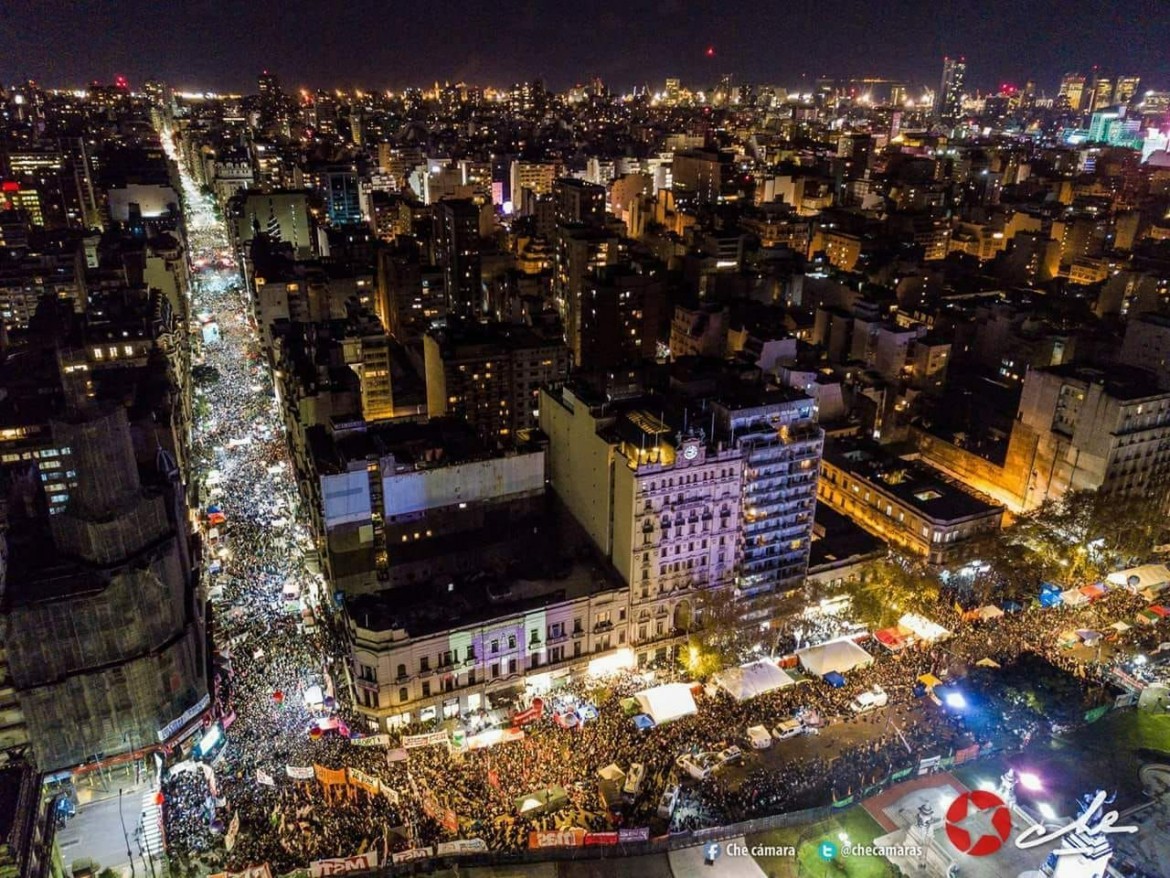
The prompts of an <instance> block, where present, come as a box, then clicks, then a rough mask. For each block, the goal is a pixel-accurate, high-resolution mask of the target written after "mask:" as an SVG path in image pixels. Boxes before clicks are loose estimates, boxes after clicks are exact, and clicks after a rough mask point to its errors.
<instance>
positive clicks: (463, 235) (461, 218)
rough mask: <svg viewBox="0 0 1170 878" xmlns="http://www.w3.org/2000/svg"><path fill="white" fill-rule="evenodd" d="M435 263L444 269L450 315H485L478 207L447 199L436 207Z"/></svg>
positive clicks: (465, 200) (471, 202) (459, 200)
mask: <svg viewBox="0 0 1170 878" xmlns="http://www.w3.org/2000/svg"><path fill="white" fill-rule="evenodd" d="M434 226H435V228H434V236H435V261H436V262H437V263H438V265H439V267H440V268H442V269H443V290H444V292H445V294H446V297H447V313H448V314H451V315H455V316H458V315H463V316H476V315H479V314H482V313H483V289H482V283H481V276H480V256H479V208H478V207H476V206H475V202H473V201H470V200H469V199H466V198H448V199H446V200H444V201H440V202H439V203H438V204H436V205H435V208H434Z"/></svg>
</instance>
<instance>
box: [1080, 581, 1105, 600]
mask: <svg viewBox="0 0 1170 878" xmlns="http://www.w3.org/2000/svg"><path fill="white" fill-rule="evenodd" d="M1108 591H1109V589H1108V588H1107V587H1106V586H1105V583H1103V582H1097V583H1094V584H1093V585H1086V586H1084V587H1082V588H1081V594H1083V595H1084V596H1085V597H1087V598H1088V599H1089V600H1091V601H1095V600H1097V598H1103V597H1105V594H1106V592H1108Z"/></svg>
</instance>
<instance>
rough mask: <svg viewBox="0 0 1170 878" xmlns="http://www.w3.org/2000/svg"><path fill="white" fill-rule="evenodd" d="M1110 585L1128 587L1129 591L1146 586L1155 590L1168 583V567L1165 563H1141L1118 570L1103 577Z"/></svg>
mask: <svg viewBox="0 0 1170 878" xmlns="http://www.w3.org/2000/svg"><path fill="white" fill-rule="evenodd" d="M1105 581H1106V582H1108V583H1109V584H1110V585H1115V586H1121V587H1123V588H1128V589H1129V590H1130V591H1141V590H1143V589H1146V588H1150V589H1153V590H1155V591H1157V590H1158V589H1160V588H1165V587H1166V586H1167V585H1170V568H1168V567H1167V566H1166V565H1165V564H1143V565H1142V566H1141V567H1130V568H1129V569H1128V570H1118V571H1117V572H1116V573H1110V574H1109V575H1108V576H1107V577H1105Z"/></svg>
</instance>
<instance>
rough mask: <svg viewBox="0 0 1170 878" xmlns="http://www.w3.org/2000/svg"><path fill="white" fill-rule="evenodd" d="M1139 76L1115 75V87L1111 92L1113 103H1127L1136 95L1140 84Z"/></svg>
mask: <svg viewBox="0 0 1170 878" xmlns="http://www.w3.org/2000/svg"><path fill="white" fill-rule="evenodd" d="M1141 82H1142V80H1141V77H1140V76H1119V77H1117V88H1116V90H1115V91H1114V92H1113V103H1115V104H1128V103H1129V102H1130V101H1132V100H1133V99H1134V97H1135V96H1136V95H1137V91H1138V86H1139V85H1141Z"/></svg>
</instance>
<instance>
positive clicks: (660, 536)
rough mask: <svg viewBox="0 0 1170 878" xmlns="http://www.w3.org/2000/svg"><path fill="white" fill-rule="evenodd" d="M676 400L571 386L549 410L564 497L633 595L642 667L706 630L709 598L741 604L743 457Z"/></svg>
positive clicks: (552, 456)
mask: <svg viewBox="0 0 1170 878" xmlns="http://www.w3.org/2000/svg"><path fill="white" fill-rule="evenodd" d="M667 402H669V401H666V400H661V399H657V398H646V399H644V400H636V401H631V402H627V403H625V404H624V405H621V406H619V407H616V408H615V406H614V405H612V404H609V403H608V401H606V400H603V399H594V398H592V397H591V396H590V395H589V392H588V391H587V390H585V389H584V388H570V387H564V388H560V389H558V390H546V391H544V392H543V393H542V394H541V403H540V426H541V429H542V430H543V431H544V432H545V434H546V435H548V437H549V451H548V459H549V476H550V479H551V483H552V487H553V490H554V491H556V493H557V495H558V496H559V497H560V498H561V500H562V501H563V502H564V504H565V505H566V506H567V507H568V509H569V511H570V512H572V514H573V517H574V518H576V519H577V521H578V522H579V523H580V524H581V526H582V527H583V528H584V529H585V531H586V532H587V533H588V534H589V536H590V538H591V539H592V540H593V542H594V543H595V544H596V545H597V547H598V549H599V550H600V551H601V552H603V553H604V554H606V555H608V556H609V557H610V558H611V560H612V561H613V565H614V567H615V568H616V569H617V571H618V572H619V573H620V574H621V576H622V578H623V579H624V580H625V581H626V583H627V584H628V585H629V596H630V617H631V618H630V628H631V632H630V643H631V645H632V646H633V648H634V650H635V652H636V654H637V661H638V663H639V664H643V663H645V662H647V661H649V660H651V659H655V658H666V656H667V654H668V651H669V649H670V648H671V646H672V645H673V644H674V643H677V642H679V641H680V640H681V639H682V638H685V636H686V633H687V632H688V631H690V630H693V628H694V627H695V626H696V625H697V624H699V623H700V622H701V613H702V609H703V605H704V603H705V596H709V597H714V598H715V599H716V600H729V599H730V596H728V597H726V598H724V597H723V595H724V594H726V592H725V591H723V590H724V589H726V588H728V587H730V586H731V585H732V584H733V583H734V581H735V572H736V570H737V568H738V564H739V558H740V552H741V547H740V542H739V534H740V517H741V514H742V478H743V466H744V464H743V452H742V451H741V450H740V449H739V448H737V447H729V446H728V445H727V443H726V442H719V441H717V440H716V439H715V437H714V436H713V435H711V433H710V432H709V430H708V429H706V428H708V427H709V422H708V423H704V422H703V420H704V419H703V418H701V417H689V416H688V415H686V414H683V412H682V410H681V409H678V408H677V406H676V408H675V410H674V411H673V412H672V413H671V414H669V415H662V414H661V413H662V411H663V409H662V406H663V405H664V403H667ZM676 402H677V401H676ZM668 419H669V420H670V423H667V420H668Z"/></svg>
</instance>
